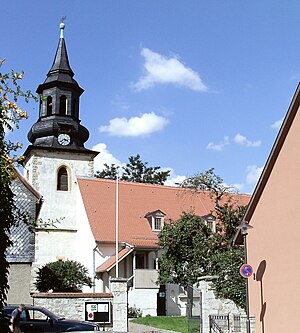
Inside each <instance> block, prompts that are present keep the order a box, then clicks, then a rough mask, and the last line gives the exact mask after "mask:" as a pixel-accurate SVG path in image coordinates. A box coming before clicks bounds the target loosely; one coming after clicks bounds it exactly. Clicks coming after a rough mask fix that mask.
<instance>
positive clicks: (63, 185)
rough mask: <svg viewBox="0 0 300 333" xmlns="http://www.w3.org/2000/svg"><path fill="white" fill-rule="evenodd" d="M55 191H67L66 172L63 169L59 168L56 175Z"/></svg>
mask: <svg viewBox="0 0 300 333" xmlns="http://www.w3.org/2000/svg"><path fill="white" fill-rule="evenodd" d="M57 190H58V191H68V171H67V169H66V168H65V167H61V168H59V170H58V173H57Z"/></svg>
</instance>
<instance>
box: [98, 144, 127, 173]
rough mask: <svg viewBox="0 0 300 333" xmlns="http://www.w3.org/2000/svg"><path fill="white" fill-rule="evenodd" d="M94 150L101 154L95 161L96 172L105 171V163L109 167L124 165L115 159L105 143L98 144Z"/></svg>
mask: <svg viewBox="0 0 300 333" xmlns="http://www.w3.org/2000/svg"><path fill="white" fill-rule="evenodd" d="M92 150H95V151H99V152H100V154H98V155H97V156H96V157H95V159H94V168H95V171H101V170H103V167H104V163H106V164H108V165H111V164H115V165H122V163H121V162H120V161H119V160H118V159H117V158H116V157H114V156H113V154H112V153H111V152H110V151H109V150H108V149H107V146H106V144H105V143H98V144H97V145H95V146H94V147H93V148H92Z"/></svg>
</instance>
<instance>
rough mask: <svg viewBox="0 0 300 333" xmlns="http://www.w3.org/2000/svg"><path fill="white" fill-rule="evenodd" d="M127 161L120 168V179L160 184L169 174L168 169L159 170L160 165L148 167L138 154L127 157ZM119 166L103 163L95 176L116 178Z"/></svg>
mask: <svg viewBox="0 0 300 333" xmlns="http://www.w3.org/2000/svg"><path fill="white" fill-rule="evenodd" d="M128 160H129V163H127V164H126V166H123V167H122V168H121V170H122V171H121V175H120V176H119V179H120V180H125V181H129V182H136V183H148V184H160V185H163V184H164V182H165V181H166V180H167V178H168V177H169V175H170V170H167V171H161V167H159V166H155V167H148V166H147V165H148V162H143V161H142V160H141V157H140V155H139V154H137V155H136V156H130V157H129V158H128ZM118 170H119V167H118V166H116V165H115V164H111V166H109V165H108V164H106V163H105V164H104V169H103V170H102V171H97V173H96V175H95V176H96V177H97V178H106V179H116V178H117V173H118Z"/></svg>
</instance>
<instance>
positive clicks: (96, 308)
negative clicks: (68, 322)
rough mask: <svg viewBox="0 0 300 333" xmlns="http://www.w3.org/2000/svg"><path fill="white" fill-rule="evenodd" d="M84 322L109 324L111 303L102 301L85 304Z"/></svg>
mask: <svg viewBox="0 0 300 333" xmlns="http://www.w3.org/2000/svg"><path fill="white" fill-rule="evenodd" d="M85 320H86V321H92V322H97V323H103V324H104V323H105V324H110V323H111V303H110V302H104V301H95V302H93V301H91V302H85Z"/></svg>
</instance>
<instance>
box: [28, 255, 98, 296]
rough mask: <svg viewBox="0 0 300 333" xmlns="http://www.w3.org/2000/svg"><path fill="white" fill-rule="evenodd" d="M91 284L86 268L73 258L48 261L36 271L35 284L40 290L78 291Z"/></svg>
mask: <svg viewBox="0 0 300 333" xmlns="http://www.w3.org/2000/svg"><path fill="white" fill-rule="evenodd" d="M84 285H85V286H89V287H91V286H92V280H91V278H90V277H89V276H88V270H87V268H86V267H84V266H83V265H82V264H80V263H79V262H77V261H73V260H66V261H62V260H59V261H54V262H50V263H48V264H46V265H44V266H42V267H41V268H39V270H38V272H37V277H36V282H35V286H36V288H37V290H38V291H40V292H47V291H49V290H52V291H54V292H80V291H81V288H82V287H83V286H84Z"/></svg>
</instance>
